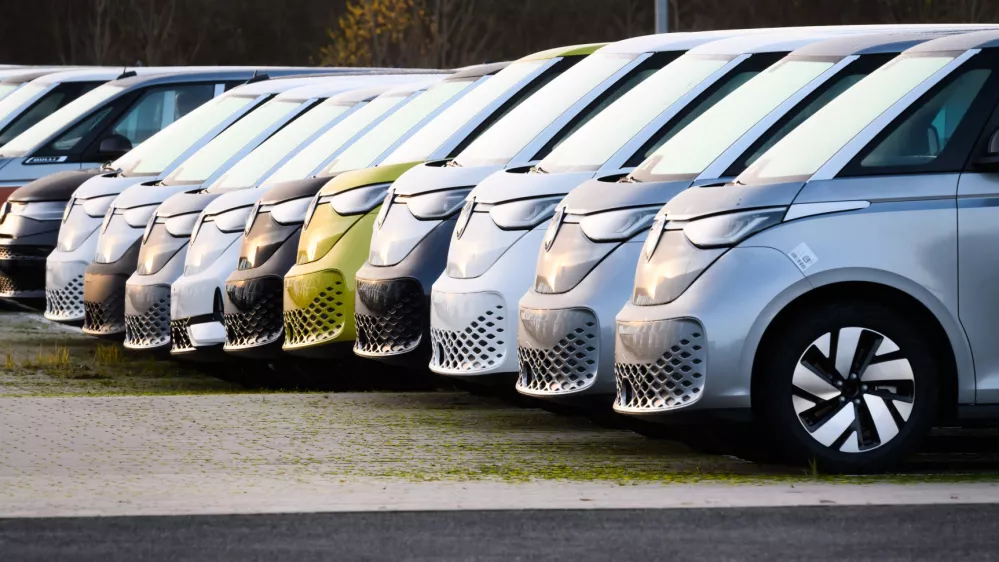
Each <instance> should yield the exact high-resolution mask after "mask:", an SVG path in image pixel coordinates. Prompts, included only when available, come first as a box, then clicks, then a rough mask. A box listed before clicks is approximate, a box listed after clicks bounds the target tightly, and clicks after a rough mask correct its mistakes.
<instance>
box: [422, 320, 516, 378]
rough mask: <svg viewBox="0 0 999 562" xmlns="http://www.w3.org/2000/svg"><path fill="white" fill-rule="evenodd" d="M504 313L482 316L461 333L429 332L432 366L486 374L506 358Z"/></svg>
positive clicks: (431, 330)
mask: <svg viewBox="0 0 999 562" xmlns="http://www.w3.org/2000/svg"><path fill="white" fill-rule="evenodd" d="M505 316H506V310H505V309H504V308H503V307H502V306H496V307H494V308H493V309H491V310H486V311H484V312H482V314H481V315H479V316H478V317H477V318H476V319H475V320H473V321H472V322H471V323H469V324H468V326H467V327H465V329H464V330H460V331H449V330H440V329H437V328H431V329H430V341H431V343H432V345H433V356H432V357H431V360H430V361H431V365H433V366H434V367H437V368H439V369H441V370H446V371H455V372H475V371H486V370H489V369H491V368H493V367H495V366H496V365H497V364H499V363H500V362H501V361H503V359H504V358H505V357H506V351H507V347H506V340H507V338H506V334H505V331H506V330H505V328H503V326H505V325H506V324H505V319H504V317H505Z"/></svg>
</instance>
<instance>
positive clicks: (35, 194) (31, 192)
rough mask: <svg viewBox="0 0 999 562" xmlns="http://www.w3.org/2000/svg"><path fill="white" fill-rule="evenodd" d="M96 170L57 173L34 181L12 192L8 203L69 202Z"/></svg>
mask: <svg viewBox="0 0 999 562" xmlns="http://www.w3.org/2000/svg"><path fill="white" fill-rule="evenodd" d="M96 173H97V170H84V171H80V170H74V171H70V172H57V173H55V174H49V175H47V176H45V177H43V178H40V179H37V180H34V181H32V182H30V183H27V184H25V185H23V186H21V187H19V188H17V189H15V190H14V192H13V193H11V194H10V197H9V198H8V199H9V200H10V201H19V202H22V203H28V202H31V201H69V198H70V197H72V196H73V192H74V191H76V189H77V188H78V187H80V186H81V185H83V183H84V182H86V181H87V180H89V179H91V178H93V177H94V175H95V174H96Z"/></svg>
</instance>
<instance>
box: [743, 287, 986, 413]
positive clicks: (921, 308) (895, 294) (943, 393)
mask: <svg viewBox="0 0 999 562" xmlns="http://www.w3.org/2000/svg"><path fill="white" fill-rule="evenodd" d="M920 297H922V298H920ZM924 299H926V300H924ZM846 300H868V301H874V302H879V303H885V304H888V305H889V306H891V307H892V308H894V309H896V310H898V311H899V312H900V313H902V314H904V315H905V316H907V317H908V318H910V319H911V320H912V321H913V322H915V323H917V325H918V326H919V327H920V330H922V331H923V332H924V333H925V334H927V337H928V338H930V339H931V341H947V342H949V343H950V345H937V346H931V350H932V353H933V357H934V360H935V362H936V363H937V365H938V369H939V372H940V374H941V380H940V394H939V401H938V412H939V415H940V416H941V417H943V418H952V417H954V416H955V414H956V411H957V406H958V404H959V403H964V402H972V401H973V398H974V391H975V380H974V367H973V363H972V359H971V351H970V347H969V344H968V341H967V338H966V337H965V335H964V332H963V330H961V329H960V326H959V325H957V324H956V322H954V321H953V320H950V322H949V323H950V324H952V326H951V330H948V329H947V328H946V327H945V326H946V324H947V323H948V320H949V319H948V318H946V317H945V318H944V319H941V313H940V312H939V311H943V312H944V313H945V314H947V316H949V314H948V313H947V312H946V311H947V309H946V307H945V306H944V304H943V303H942V302H940V301H939V300H937V299H936V298H935V297H932V295H929V294H928V292H927V295H920V296H916V295H915V294H913V292H910V291H907V290H903V289H902V288H899V287H898V286H893V285H888V284H885V283H883V282H878V281H871V280H850V281H832V282H829V283H826V284H821V285H815V284H814V281H813V288H812V289H810V290H808V291H806V292H804V293H802V294H799V295H797V296H796V297H794V298H793V299H792V300H790V301H789V302H787V303H786V304H785V305H784V306H783V307H781V308H780V310H779V311H778V312H777V313H776V314H775V315H773V316H772V318H771V319H770V321H769V322H768V323H767V325H766V326H765V328H764V329H763V334H762V336H761V338H760V342H759V345H758V346H756V350H755V353H754V356H753V363H752V373H753V376H752V381H751V383H752V390H751V396H750V401H751V403H752V404H753V405H754V406H756V405H757V404H758V401H755V400H752V396H753V395H756V384H757V381H759V380H760V377H758V376H756V370H757V368H758V366H759V364H760V357H761V354H762V353H763V351H764V350H765V349H767V348H768V346H769V345H772V344H773V338H774V337H775V335H776V334H777V333H778V332H779V331H780V330H781V329H782V327H784V326H785V325H787V324H789V323H790V322H791V321H792V320H793V318H794V317H795V316H796V315H798V314H800V313H801V312H802V311H804V310H806V309H808V308H809V307H812V306H816V305H817V304H819V303H828V302H834V301H846ZM927 300H929V302H927ZM934 309H937V311H934ZM955 331H957V336H955Z"/></svg>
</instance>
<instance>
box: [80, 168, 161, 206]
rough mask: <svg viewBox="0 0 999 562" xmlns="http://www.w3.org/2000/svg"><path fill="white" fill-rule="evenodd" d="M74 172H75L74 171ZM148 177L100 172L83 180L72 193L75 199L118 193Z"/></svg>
mask: <svg viewBox="0 0 999 562" xmlns="http://www.w3.org/2000/svg"><path fill="white" fill-rule="evenodd" d="M74 173H75V172H74ZM148 180H149V177H148V176H147V177H144V178H143V177H122V176H119V175H117V174H101V175H99V176H93V177H91V178H89V179H88V180H87V181H85V182H83V185H81V186H80V187H79V188H78V189H77V190H76V191H75V192H74V193H73V197H76V198H77V199H90V198H92V197H104V196H107V195H118V194H120V193H122V192H124V191H125V190H126V189H128V188H129V187H132V186H133V185H137V184H140V183H142V182H143V181H148Z"/></svg>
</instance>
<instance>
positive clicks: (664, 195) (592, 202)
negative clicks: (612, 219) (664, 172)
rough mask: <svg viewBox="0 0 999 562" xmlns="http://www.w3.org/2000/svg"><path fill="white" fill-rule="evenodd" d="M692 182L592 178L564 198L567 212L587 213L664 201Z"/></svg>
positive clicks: (657, 203)
mask: <svg viewBox="0 0 999 562" xmlns="http://www.w3.org/2000/svg"><path fill="white" fill-rule="evenodd" d="M690 184H691V182H690V181H688V180H683V181H661V182H635V183H620V182H610V181H601V180H599V179H593V180H589V181H586V182H583V184H581V185H580V186H579V187H577V188H576V189H573V190H572V191H571V192H570V193H569V195H566V197H565V199H563V200H562V205H563V206H564V207H565V211H566V213H570V214H573V215H588V214H591V213H599V212H602V211H610V210H613V209H620V208H623V207H648V206H652V205H659V206H662V205H665V204H666V203H667V202H668V201H670V200H671V199H672V198H674V197H676V196H677V194H679V193H680V192H682V191H683V190H685V189H687V188H688V187H690Z"/></svg>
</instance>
